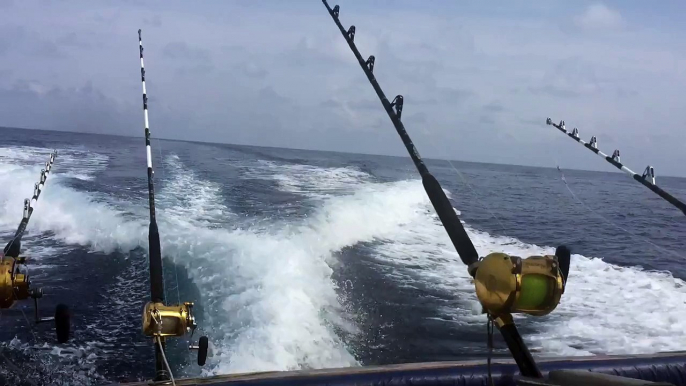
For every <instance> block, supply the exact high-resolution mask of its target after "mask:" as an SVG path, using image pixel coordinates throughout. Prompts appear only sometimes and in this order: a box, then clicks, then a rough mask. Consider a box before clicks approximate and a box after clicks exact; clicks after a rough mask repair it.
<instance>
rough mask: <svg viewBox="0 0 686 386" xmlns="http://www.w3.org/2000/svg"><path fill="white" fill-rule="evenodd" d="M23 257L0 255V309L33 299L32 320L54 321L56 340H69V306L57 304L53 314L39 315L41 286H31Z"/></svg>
mask: <svg viewBox="0 0 686 386" xmlns="http://www.w3.org/2000/svg"><path fill="white" fill-rule="evenodd" d="M25 263H26V258H25V257H23V256H22V257H12V256H6V255H0V309H8V308H11V307H12V306H14V304H15V303H16V302H17V301H21V300H26V299H28V298H31V299H33V305H34V320H35V322H36V324H39V323H45V322H52V321H54V322H55V331H56V333H57V341H58V342H59V343H65V342H67V341H68V340H69V330H70V314H69V307H67V306H66V305H64V304H58V305H57V307H56V308H55V315H54V316H49V317H41V316H40V313H39V307H38V299H40V298H42V297H43V289H42V288H32V287H31V280H30V279H29V275H28V273H27V271H26V267H25Z"/></svg>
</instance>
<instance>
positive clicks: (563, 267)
mask: <svg viewBox="0 0 686 386" xmlns="http://www.w3.org/2000/svg"><path fill="white" fill-rule="evenodd" d="M322 2H323V3H324V6H326V9H327V10H328V11H329V15H330V16H331V18H332V19H333V21H334V22H335V23H336V25H337V26H338V29H339V30H340V32H341V34H342V35H343V38H345V41H346V42H347V43H348V46H350V49H351V50H352V52H353V54H354V55H355V57H356V58H357V61H358V63H359V64H360V67H361V68H362V71H364V73H365V75H367V79H368V80H369V82H370V83H371V85H372V87H373V88H374V91H376V95H377V96H378V97H379V100H380V101H381V104H382V105H383V107H384V109H385V110H386V113H387V114H388V117H389V118H390V119H391V122H393V125H394V126H395V129H396V131H397V132H398V135H399V136H400V138H401V139H402V141H403V144H404V145H405V147H406V149H407V151H408V153H409V155H410V158H412V162H413V163H414V165H415V167H416V168H417V170H418V171H419V174H420V176H421V177H422V184H423V185H424V190H425V191H426V193H427V195H428V196H429V199H430V201H431V204H432V205H433V207H434V209H435V211H436V213H437V214H438V217H439V218H440V220H441V223H442V224H443V227H444V228H445V230H446V232H447V233H448V236H449V237H450V240H451V241H452V244H453V246H454V247H455V250H456V251H457V253H458V255H459V256H460V259H461V260H462V262H463V263H464V264H465V265H467V267H468V270H469V273H470V275H472V276H473V277H474V284H475V289H476V295H477V297H478V299H479V302H480V303H481V305H482V306H483V310H484V312H485V313H487V314H488V319H489V326H490V325H492V324H495V325H496V326H497V327H498V330H500V332H501V334H502V336H503V338H504V340H505V343H506V344H507V346H508V349H509V350H510V352H511V354H512V356H513V358H514V360H515V362H516V363H517V366H518V367H519V371H520V373H521V375H522V376H525V377H531V378H541V377H542V374H541V372H540V370H539V369H538V367H537V365H536V362H535V361H534V359H533V357H532V356H531V353H530V352H529V349H528V348H527V347H526V344H525V343H524V341H523V340H522V337H521V335H520V334H519V331H518V330H517V328H516V326H515V324H514V320H513V318H512V314H513V313H526V314H529V315H534V316H543V315H547V314H548V313H550V312H552V311H553V310H554V309H555V308H556V307H557V305H558V304H559V301H560V297H561V296H562V293H564V288H565V284H566V279H567V275H568V273H569V262H570V258H571V252H570V251H569V249H568V248H566V247H564V246H560V247H558V248H557V250H556V251H555V255H552V256H551V255H545V256H529V257H528V258H525V259H522V258H521V257H518V256H510V255H507V254H505V253H491V254H489V255H487V256H485V257H483V258H481V259H479V254H478V252H477V251H476V248H474V244H473V243H472V241H471V239H470V238H469V235H468V234H467V232H466V231H465V229H464V227H463V226H462V224H461V222H460V219H459V218H458V216H457V214H456V213H455V210H454V209H453V206H452V204H451V203H450V201H449V200H448V197H447V196H446V195H445V193H444V192H443V189H442V188H441V185H440V184H439V182H438V180H436V178H435V177H434V176H433V175H432V174H431V173H430V172H429V170H428V168H427V167H426V165H425V164H424V162H423V161H422V159H421V157H420V155H419V152H418V151H417V148H416V147H415V145H414V143H413V142H412V140H411V138H410V136H409V134H408V133H407V130H405V126H404V125H403V123H402V121H401V116H402V110H403V103H404V99H403V96H402V95H398V96H396V97H395V98H394V99H393V101H392V102H389V101H388V99H387V98H386V96H385V94H384V92H383V90H382V89H381V86H379V83H378V82H377V80H376V77H375V76H374V72H373V71H374V64H375V60H376V59H375V57H374V56H373V55H371V56H369V58H368V59H367V60H364V59H363V58H362V55H361V54H360V51H359V50H358V49H357V46H356V45H355V26H354V25H353V26H351V27H350V28H349V29H348V30H346V29H345V28H344V27H343V25H342V24H341V22H340V20H339V14H340V7H339V6H338V5H336V6H334V7H333V8H331V7H330V6H329V4H328V3H327V0H322ZM490 331H491V330H490V328H489V336H490ZM489 342H490V339H489ZM489 347H490V344H489ZM489 368H490V361H489Z"/></svg>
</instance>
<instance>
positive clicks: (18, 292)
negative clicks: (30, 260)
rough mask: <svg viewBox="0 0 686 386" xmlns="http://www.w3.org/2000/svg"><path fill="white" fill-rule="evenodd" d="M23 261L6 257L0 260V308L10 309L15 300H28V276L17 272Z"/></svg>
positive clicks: (21, 258) (19, 258) (20, 258)
mask: <svg viewBox="0 0 686 386" xmlns="http://www.w3.org/2000/svg"><path fill="white" fill-rule="evenodd" d="M24 260H25V259H24V258H23V257H18V258H14V257H7V256H3V257H2V259H0V308H10V307H12V305H14V303H15V302H16V301H17V300H25V299H28V298H29V296H30V289H29V287H30V286H31V281H30V280H29V275H27V274H26V273H22V272H21V271H20V270H19V267H20V266H21V265H22V264H23V263H24Z"/></svg>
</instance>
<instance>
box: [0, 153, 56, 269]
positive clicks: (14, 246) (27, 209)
mask: <svg viewBox="0 0 686 386" xmlns="http://www.w3.org/2000/svg"><path fill="white" fill-rule="evenodd" d="M56 156H57V150H55V151H53V152H52V153H50V159H48V161H47V162H46V163H45V169H41V171H40V180H39V181H38V182H36V183H35V184H34V186H33V196H32V197H31V199H28V198H27V199H25V200H24V214H23V216H22V219H21V221H20V222H19V226H18V227H17V231H16V232H15V233H14V237H13V238H12V240H10V241H9V242H8V243H7V245H5V249H4V253H5V256H10V257H14V258H17V257H19V253H20V250H21V238H22V237H23V236H24V232H25V231H26V226H27V225H29V220H30V219H31V215H32V214H33V206H32V205H31V202H38V197H39V196H40V194H41V192H42V191H43V188H44V187H45V182H46V181H47V179H48V174H50V169H52V164H53V163H54V162H55V157H56Z"/></svg>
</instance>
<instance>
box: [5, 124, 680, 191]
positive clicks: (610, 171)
mask: <svg viewBox="0 0 686 386" xmlns="http://www.w3.org/2000/svg"><path fill="white" fill-rule="evenodd" d="M0 129H14V130H26V131H47V132H58V133H72V134H87V135H99V136H105V137H119V138H139V137H138V136H134V135H123V134H105V133H94V132H88V131H72V130H59V129H30V128H26V127H10V126H2V125H0ZM140 138H144V137H143V136H141V137H140ZM154 139H158V140H162V141H176V142H186V143H199V144H205V145H230V146H246V147H256V148H266V149H285V150H299V151H313V152H324V153H338V154H353V155H355V154H357V155H367V156H375V157H392V158H403V159H404V158H407V155H391V154H374V153H361V152H351V151H340V150H322V149H307V148H295V147H279V146H266V145H250V144H241V143H231V142H208V141H200V140H188V139H179V138H162V137H155V138H154ZM422 159H423V160H427V161H444V162H446V161H447V162H461V163H471V164H481V165H498V166H517V167H526V168H537V169H552V170H555V169H556V167H553V166H537V165H521V164H514V163H512V164H505V163H497V162H483V161H466V160H460V159H448V158H431V157H422ZM558 167H559V165H558ZM560 169H563V170H571V171H578V172H591V173H611V174H622V173H620V171H619V170H589V169H576V168H569V167H565V168H560ZM660 177H661V178H665V177H666V178H680V179H686V176H673V175H667V174H664V175H661V176H660Z"/></svg>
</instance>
